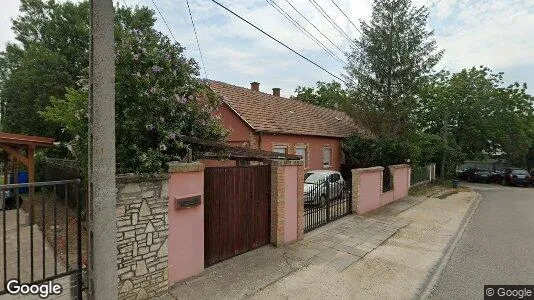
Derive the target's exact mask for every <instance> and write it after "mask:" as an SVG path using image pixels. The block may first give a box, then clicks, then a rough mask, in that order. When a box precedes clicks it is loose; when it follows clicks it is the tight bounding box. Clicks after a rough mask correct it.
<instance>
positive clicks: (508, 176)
mask: <svg viewBox="0 0 534 300" xmlns="http://www.w3.org/2000/svg"><path fill="white" fill-rule="evenodd" d="M530 183H531V178H530V174H529V173H528V171H527V170H524V169H515V168H510V169H505V170H504V174H503V177H502V179H501V184H502V185H522V186H529V185H530Z"/></svg>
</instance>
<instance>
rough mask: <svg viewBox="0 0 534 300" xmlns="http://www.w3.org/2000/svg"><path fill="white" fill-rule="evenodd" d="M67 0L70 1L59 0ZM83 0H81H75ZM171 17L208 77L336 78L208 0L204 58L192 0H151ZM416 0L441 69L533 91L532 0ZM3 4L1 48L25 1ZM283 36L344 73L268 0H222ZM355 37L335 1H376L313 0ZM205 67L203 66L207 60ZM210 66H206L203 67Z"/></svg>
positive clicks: (344, 42) (367, 8)
mask: <svg viewBox="0 0 534 300" xmlns="http://www.w3.org/2000/svg"><path fill="white" fill-rule="evenodd" d="M60 1H66V0H60ZM76 1H77V0H76ZM153 1H154V2H155V3H156V5H157V6H158V7H159V9H160V11H161V13H162V14H163V17H164V18H165V20H166V21H167V23H168V25H169V27H170V30H171V31H172V35H174V37H175V38H176V40H177V41H178V42H179V43H180V44H181V45H182V46H184V47H185V48H186V52H185V54H186V56H188V57H193V58H195V60H196V61H197V62H198V63H199V65H200V66H201V75H202V77H204V76H207V77H208V78H209V79H213V80H219V81H224V82H227V83H231V84H235V85H238V86H244V87H249V86H250V82H252V81H257V82H260V83H261V85H260V90H261V91H264V92H269V93H270V92H271V89H272V88H274V87H278V88H281V89H282V95H283V96H286V97H287V96H290V95H294V93H295V88H296V87H298V86H314V85H315V83H316V82H317V81H331V80H333V79H334V77H332V76H331V75H329V74H328V73H326V72H324V71H323V70H321V69H319V68H317V67H316V66H314V65H312V64H310V63H309V62H307V61H305V60H304V59H302V58H301V57H299V56H297V55H296V54H294V53H292V52H290V51H289V50H288V49H286V48H284V47H283V46H281V45H279V44H277V43H276V42H274V41H272V40H270V39H269V38H267V37H265V36H264V35H262V34H261V33H260V32H258V31H257V30H255V29H253V28H252V27H250V26H249V25H247V24H246V23H244V22H243V21H241V20H239V19H238V18H236V17H234V16H232V15H231V14H229V13H228V12H226V11H225V10H223V9H222V8H221V7H219V6H217V5H216V4H215V3H213V2H212V1H210V0H189V4H190V7H191V13H192V16H193V20H194V21H195V25H196V29H197V33H198V40H199V44H200V49H201V51H202V54H203V57H204V63H202V61H201V59H200V54H199V50H198V48H197V45H196V41H195V35H194V33H193V28H192V25H191V20H190V17H189V13H188V10H187V4H186V0H153ZM274 1H275V2H276V3H277V4H278V5H279V6H280V7H281V8H282V9H283V10H284V11H286V12H287V13H288V14H290V15H291V16H292V17H293V18H295V19H296V20H297V21H298V22H299V23H300V24H301V25H303V27H305V28H306V29H307V30H308V31H310V32H311V33H312V34H313V35H314V36H315V37H316V38H317V39H319V40H320V41H321V42H322V43H323V44H324V45H326V46H327V48H329V49H330V50H331V51H332V52H334V53H335V54H336V55H337V56H338V57H344V56H343V53H342V52H341V51H339V50H338V49H337V47H339V48H340V49H341V50H342V51H343V52H348V51H350V46H349V43H350V42H349V40H348V39H347V38H345V37H344V36H343V35H342V34H340V33H339V32H337V31H336V30H335V28H334V27H333V26H332V25H331V24H330V23H329V22H328V21H327V20H326V19H325V18H324V17H323V16H322V15H321V14H320V13H319V12H318V10H317V9H316V8H314V6H312V4H311V1H310V0H287V1H286V0H274ZM412 1H413V3H414V5H416V6H420V5H425V6H427V7H428V8H429V22H428V27H429V28H430V29H432V30H434V31H435V38H436V41H437V44H438V47H439V49H443V50H445V55H444V57H443V59H442V61H441V62H440V63H439V65H438V68H439V69H447V70H449V71H451V72H457V71H459V70H461V69H462V68H470V67H473V66H480V65H485V66H488V67H490V68H492V69H493V70H495V71H498V72H505V75H504V76H505V77H504V78H505V80H506V81H507V82H509V83H512V82H515V81H519V82H526V83H527V84H528V85H529V93H530V94H534V50H533V49H534V39H533V38H532V37H531V35H532V32H533V31H532V28H534V0H412ZM1 2H2V10H1V11H0V51H1V50H3V49H4V48H5V44H6V43H7V42H12V41H14V36H13V32H12V31H11V29H10V27H11V19H12V18H14V17H16V16H17V14H18V7H19V5H20V1H19V0H2V1H1ZM219 2H220V3H222V4H224V5H225V6H227V7H229V8H230V9H232V10H234V11H235V12H236V13H238V14H240V15H242V16H243V17H245V18H247V19H248V20H250V21H252V22H253V23H255V24H256V25H257V26H258V27H260V28H262V29H263V30H265V31H266V32H267V33H269V34H271V35H272V36H274V37H276V38H278V39H279V40H281V41H282V42H284V43H286V44H287V45H289V46H290V47H292V48H293V49H295V50H296V51H298V52H300V53H302V54H303V55H305V56H306V57H308V58H309V59H311V60H313V61H314V62H316V63H317V64H319V65H321V66H322V67H324V68H325V69H327V70H328V71H330V72H331V73H333V74H335V75H337V76H339V75H340V74H342V73H343V72H344V68H343V64H342V63H340V62H339V61H337V60H335V59H334V58H332V57H331V56H329V54H327V53H326V52H325V51H324V50H323V49H321V48H320V46H318V45H317V44H315V43H314V42H313V41H312V40H311V39H309V38H308V37H307V36H306V35H304V34H303V33H302V32H301V31H299V30H298V29H297V28H296V27H294V26H293V25H292V24H291V23H290V22H289V21H288V20H286V19H285V18H284V17H283V16H282V15H281V14H280V13H279V12H278V11H276V10H275V9H274V8H273V7H272V6H271V5H270V4H269V3H268V1H267V0H219ZM315 2H316V3H318V4H319V5H320V6H321V7H322V8H323V9H324V10H325V11H326V13H327V14H328V15H329V16H331V17H332V19H334V21H335V23H337V24H338V25H339V26H340V27H341V28H342V29H343V31H344V32H346V33H347V35H348V36H349V37H350V38H357V37H359V32H358V30H357V29H356V28H355V27H354V26H353V25H352V24H351V23H350V22H349V20H348V19H347V18H346V17H345V16H344V15H343V14H342V13H341V12H340V11H339V10H338V9H337V8H336V6H335V5H334V4H333V3H336V4H337V5H338V6H339V7H340V8H341V9H342V10H343V12H345V14H347V15H348V16H349V18H350V19H351V20H352V22H353V23H355V24H356V26H358V27H359V20H364V21H367V20H369V19H370V15H371V5H372V0H315ZM114 3H115V4H117V3H118V4H119V5H127V6H135V5H143V6H148V7H149V8H151V9H154V10H155V6H154V4H153V3H152V0H118V1H117V0H115V1H114ZM288 3H291V4H293V6H295V7H296V8H297V9H298V11H300V12H301V13H302V14H303V15H304V16H306V17H307V18H308V20H309V21H311V23H313V24H314V25H315V26H316V27H317V28H318V29H319V30H320V31H321V32H323V33H324V34H325V35H326V36H328V38H329V39H330V40H331V41H332V42H333V44H335V45H336V46H337V47H335V46H334V45H333V44H331V43H330V42H329V41H328V40H327V39H326V38H324V37H323V36H322V35H321V34H320V33H319V32H318V31H317V30H316V29H315V28H314V27H313V26H312V25H310V24H309V23H307V22H306V21H305V20H304V19H303V18H302V17H301V16H299V15H298V14H297V12H296V11H295V10H293V8H292V7H291V6H290V5H289V4H288ZM156 17H157V18H158V21H157V24H156V26H157V28H158V30H160V31H161V32H163V33H164V34H167V35H169V36H170V34H169V30H168V29H167V26H166V25H165V24H164V23H163V22H162V17H161V16H160V15H159V14H158V13H157V12H156ZM204 66H205V67H204ZM204 72H205V73H204Z"/></svg>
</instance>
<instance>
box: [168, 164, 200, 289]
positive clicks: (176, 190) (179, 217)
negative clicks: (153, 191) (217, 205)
mask: <svg viewBox="0 0 534 300" xmlns="http://www.w3.org/2000/svg"><path fill="white" fill-rule="evenodd" d="M203 194H204V172H203V171H201V172H188V173H171V176H170V179H169V239H168V245H167V247H168V255H169V258H168V267H169V270H168V271H169V281H168V282H169V286H170V285H172V284H174V283H176V282H178V281H181V280H184V279H186V278H188V277H191V276H195V275H198V274H199V273H200V272H201V271H202V270H203V269H204V195H203ZM196 195H201V197H202V204H201V205H199V206H196V207H193V208H188V209H183V210H176V208H175V203H174V202H175V199H180V198H185V197H191V196H196Z"/></svg>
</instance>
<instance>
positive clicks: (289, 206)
mask: <svg viewBox="0 0 534 300" xmlns="http://www.w3.org/2000/svg"><path fill="white" fill-rule="evenodd" d="M297 171H298V167H297V166H286V167H285V168H284V173H285V174H284V179H285V191H284V192H285V211H284V212H285V217H284V222H285V224H284V243H285V244H289V243H291V242H294V241H296V240H297V237H298V234H297V233H298V232H297V206H298V205H297V204H298V203H297V202H298V191H297V189H298V184H299V182H298V181H297V180H298V177H297ZM300 184H303V183H300Z"/></svg>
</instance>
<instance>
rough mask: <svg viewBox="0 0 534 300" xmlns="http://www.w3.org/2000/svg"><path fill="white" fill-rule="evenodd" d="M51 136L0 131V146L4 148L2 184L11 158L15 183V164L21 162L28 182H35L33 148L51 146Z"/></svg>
mask: <svg viewBox="0 0 534 300" xmlns="http://www.w3.org/2000/svg"><path fill="white" fill-rule="evenodd" d="M53 145H54V139H53V138H47V137H40V136H31V135H23V134H15V133H7V132H0V148H1V149H2V150H4V184H6V183H7V173H8V172H7V165H8V162H9V159H10V158H11V159H12V160H13V164H12V165H11V172H13V176H14V177H13V179H14V181H13V182H14V183H17V177H18V176H17V175H16V174H17V164H18V163H22V164H23V165H24V166H26V168H27V169H28V182H35V149H36V148H37V147H52V146H53Z"/></svg>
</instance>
